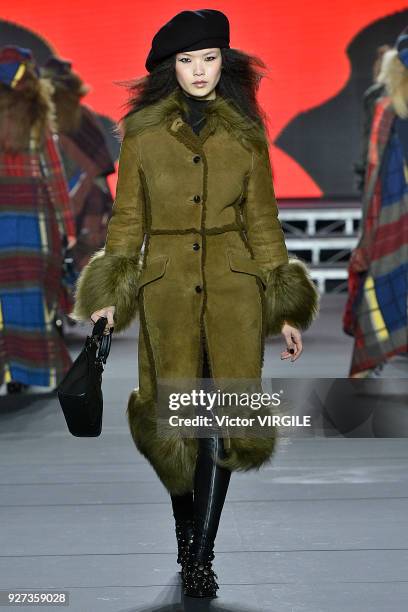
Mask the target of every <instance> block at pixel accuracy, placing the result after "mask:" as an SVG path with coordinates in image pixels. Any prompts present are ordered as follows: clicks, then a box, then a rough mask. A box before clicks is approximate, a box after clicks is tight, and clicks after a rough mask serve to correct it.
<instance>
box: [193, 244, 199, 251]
mask: <svg viewBox="0 0 408 612" xmlns="http://www.w3.org/2000/svg"><path fill="white" fill-rule="evenodd" d="M199 248H200V245H199V244H198V242H195V243H194V244H193V249H194V250H195V251H198V249H199Z"/></svg>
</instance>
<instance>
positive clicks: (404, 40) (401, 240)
mask: <svg viewBox="0 0 408 612" xmlns="http://www.w3.org/2000/svg"><path fill="white" fill-rule="evenodd" d="M378 83H379V84H380V85H381V86H382V87H383V88H384V89H383V93H382V95H381V96H380V97H378V98H377V100H376V102H375V106H374V112H373V120H372V124H371V131H370V138H369V145H368V151H367V165H366V172H365V181H364V193H363V215H362V223H361V231H360V238H359V241H358V244H357V246H356V248H355V249H354V250H353V252H352V254H351V258H350V263H349V299H348V301H347V304H346V308H345V311H344V314H343V329H344V331H345V332H346V333H348V334H350V335H352V336H354V339H355V342H354V348H353V354H352V358H351V364H350V371H349V376H350V377H351V378H367V377H368V378H376V377H378V376H380V375H381V371H382V369H383V368H384V365H385V364H386V363H387V361H390V360H392V359H394V358H396V357H397V356H399V357H402V356H404V355H405V356H408V340H407V329H408V320H407V312H408V311H407V296H408V288H407V278H408V258H407V246H408V225H407V220H408V203H407V189H408V171H407V168H408V28H406V29H405V30H404V31H403V32H402V33H401V34H400V36H399V37H398V38H397V41H396V43H395V45H394V48H392V49H389V50H388V51H386V52H385V54H384V55H383V59H382V65H381V70H380V74H379V75H378Z"/></svg>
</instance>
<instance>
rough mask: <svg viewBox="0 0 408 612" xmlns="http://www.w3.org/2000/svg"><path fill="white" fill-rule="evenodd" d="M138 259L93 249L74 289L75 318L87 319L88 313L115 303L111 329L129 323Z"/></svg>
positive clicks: (134, 303)
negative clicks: (113, 326) (94, 251)
mask: <svg viewBox="0 0 408 612" xmlns="http://www.w3.org/2000/svg"><path fill="white" fill-rule="evenodd" d="M140 271H141V267H140V263H139V259H138V258H136V257H125V256H122V255H111V254H110V253H106V252H105V249H101V250H99V251H97V252H96V253H95V254H94V255H93V256H92V258H91V259H90V260H89V262H88V263H87V265H86V266H85V267H84V268H83V270H82V272H81V274H80V276H79V278H78V281H77V284H76V292H75V304H74V310H73V312H72V313H71V314H70V317H71V318H72V319H75V320H76V321H89V319H90V318H91V314H92V313H93V312H95V311H96V310H100V309H101V308H105V307H107V306H115V315H114V322H115V332H119V331H122V330H123V329H126V328H127V327H129V325H130V324H131V322H132V321H133V319H134V318H135V317H136V315H137V312H138V299H137V294H138V283H139V277H140Z"/></svg>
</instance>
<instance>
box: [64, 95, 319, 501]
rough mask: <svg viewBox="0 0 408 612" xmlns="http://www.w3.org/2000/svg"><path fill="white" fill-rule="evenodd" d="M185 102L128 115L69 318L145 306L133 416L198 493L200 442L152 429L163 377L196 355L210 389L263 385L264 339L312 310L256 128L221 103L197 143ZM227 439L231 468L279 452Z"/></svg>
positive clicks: (187, 366)
mask: <svg viewBox="0 0 408 612" xmlns="http://www.w3.org/2000/svg"><path fill="white" fill-rule="evenodd" d="M185 105H186V102H185V101H183V99H182V96H181V95H180V90H179V89H176V90H175V91H174V92H173V93H172V94H170V95H169V96H167V97H166V98H164V99H162V100H161V101H160V102H158V103H156V104H153V105H150V106H148V107H145V108H143V109H142V110H139V111H138V112H136V113H134V114H133V115H130V116H129V117H128V119H127V121H126V124H125V137H124V139H123V142H122V147H121V154H120V160H119V176H118V184H117V193H116V199H115V203H114V207H113V214H112V218H111V220H110V222H109V226H108V232H107V238H106V244H105V248H104V249H102V250H101V251H99V252H98V253H96V254H95V256H94V257H93V258H92V260H91V261H90V263H89V264H88V266H87V267H86V268H85V269H84V270H83V272H82V274H81V277H80V279H79V283H78V289H77V298H76V306H75V310H74V313H73V316H74V317H76V318H77V319H88V320H89V317H90V315H91V314H92V313H93V312H94V311H96V310H98V309H100V308H103V307H106V306H111V305H115V307H116V311H115V330H116V331H120V330H122V329H126V328H127V327H128V325H129V324H130V323H131V321H132V320H133V318H134V317H135V315H136V313H137V311H139V313H140V334H139V344H138V356H139V387H138V388H137V389H135V390H134V391H133V393H132V394H131V396H130V399H129V404H128V410H127V415H128V419H129V425H130V430H131V433H132V436H133V439H134V441H135V444H136V446H137V448H138V449H139V451H140V452H141V453H142V454H143V455H144V456H145V457H146V458H147V459H148V460H149V461H150V463H151V465H152V466H153V468H154V469H155V470H156V473H157V474H158V476H159V478H160V479H161V481H162V482H163V484H164V486H165V487H166V488H167V490H168V491H169V492H170V493H174V494H182V493H184V492H186V491H190V490H192V488H193V474H194V466H195V460H196V454H197V440H196V439H195V438H185V437H182V436H181V434H180V432H178V431H177V428H174V429H175V430H176V431H174V434H172V437H165V438H163V437H162V436H160V435H158V433H157V432H156V429H155V426H156V410H157V381H158V380H159V379H164V380H173V379H187V378H188V379H194V378H195V377H197V378H200V377H201V375H202V365H203V348H204V347H205V349H206V352H207V356H208V361H209V367H210V371H211V377H212V378H213V380H214V381H218V380H224V379H251V380H259V379H260V378H261V371H262V365H263V358H264V342H265V338H266V337H267V336H268V335H271V334H278V333H279V332H280V330H281V327H282V324H283V322H284V321H287V322H289V323H291V324H292V325H294V326H296V327H298V328H300V329H306V328H307V327H309V325H310V324H311V322H312V320H313V318H314V317H315V316H316V313H317V310H318V296H317V291H316V289H315V285H314V283H313V281H312V280H311V279H310V276H309V274H308V271H307V269H306V267H305V266H304V264H303V263H302V262H300V260H294V261H291V260H289V258H288V253H287V249H286V246H285V241H284V235H283V231H282V228H281V225H280V221H279V219H278V208H277V204H276V200H275V196H274V189H273V183H272V176H271V167H270V161H269V153H268V145H267V140H266V136H265V133H264V131H263V130H262V129H261V128H260V127H259V126H257V125H256V124H255V123H251V122H249V121H248V120H247V119H246V118H244V117H243V116H242V115H241V113H239V112H238V111H237V110H236V109H235V107H234V106H233V105H232V103H231V102H229V101H228V102H227V101H226V100H225V99H223V98H222V97H221V96H217V98H216V99H215V100H213V101H211V102H210V103H209V104H208V105H206V109H205V112H206V113H207V122H206V124H205V126H204V127H203V129H202V130H201V132H200V133H199V135H197V134H195V133H194V132H193V130H192V129H191V127H190V126H189V125H188V124H187V123H186V122H185V121H184V119H183V111H184V112H187V108H186V106H185ZM184 116H185V115H184ZM142 245H144V248H143V249H142ZM224 442H225V447H226V450H227V455H228V456H227V460H224V465H226V466H227V467H228V468H229V469H231V470H248V469H254V468H259V467H260V466H261V465H263V464H264V463H265V462H266V461H268V460H269V459H270V457H271V456H272V453H273V449H274V439H273V438H272V437H267V438H265V439H261V438H259V437H258V438H252V439H250V438H236V437H228V436H227V439H225V440H224Z"/></svg>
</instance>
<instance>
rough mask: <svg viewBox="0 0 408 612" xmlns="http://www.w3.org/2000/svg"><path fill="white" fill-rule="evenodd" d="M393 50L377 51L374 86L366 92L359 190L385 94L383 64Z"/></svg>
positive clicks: (382, 48) (357, 168) (357, 167)
mask: <svg viewBox="0 0 408 612" xmlns="http://www.w3.org/2000/svg"><path fill="white" fill-rule="evenodd" d="M389 49H391V47H390V46H389V45H381V46H380V47H378V49H377V57H376V59H375V62H374V66H373V84H372V85H370V87H369V88H368V89H366V91H365V92H364V96H363V129H362V142H361V157H360V160H359V161H358V162H356V163H355V164H354V173H355V175H356V177H357V189H358V190H359V191H360V193H362V192H363V191H364V177H365V173H366V169H367V153H368V141H369V138H370V131H371V124H372V121H373V112H374V108H375V102H376V100H377V99H378V98H379V97H380V96H382V95H383V94H384V84H383V83H379V82H378V76H379V74H380V69H381V62H382V58H383V55H384V53H385V52H386V51H388V50H389Z"/></svg>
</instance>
